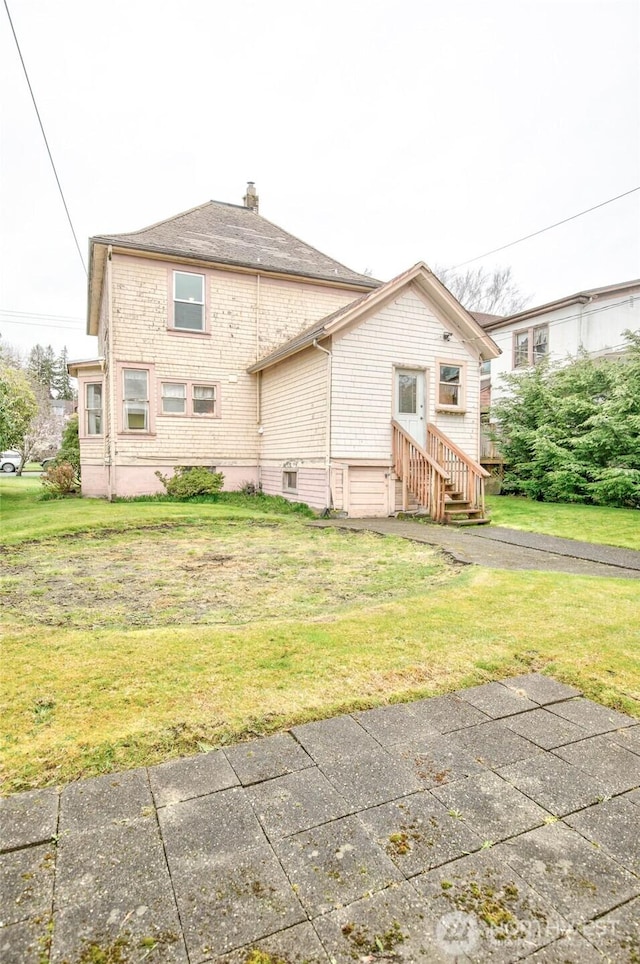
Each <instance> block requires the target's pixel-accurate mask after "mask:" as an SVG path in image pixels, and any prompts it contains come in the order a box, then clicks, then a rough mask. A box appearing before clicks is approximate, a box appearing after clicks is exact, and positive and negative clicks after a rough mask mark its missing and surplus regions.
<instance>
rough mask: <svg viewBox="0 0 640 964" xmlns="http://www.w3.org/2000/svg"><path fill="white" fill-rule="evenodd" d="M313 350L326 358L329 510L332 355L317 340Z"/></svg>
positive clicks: (328, 494) (328, 490)
mask: <svg viewBox="0 0 640 964" xmlns="http://www.w3.org/2000/svg"><path fill="white" fill-rule="evenodd" d="M313 348H317V349H318V351H322V352H324V354H325V355H326V356H327V425H326V429H325V432H326V436H327V438H326V453H325V465H326V473H327V509H330V508H331V503H332V498H331V382H332V376H333V354H332V352H330V351H329V349H328V348H323V347H322V345H319V344H318V339H317V338H314V339H313Z"/></svg>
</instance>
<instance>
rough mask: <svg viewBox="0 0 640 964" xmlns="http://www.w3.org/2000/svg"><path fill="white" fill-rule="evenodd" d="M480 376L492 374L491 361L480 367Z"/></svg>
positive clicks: (484, 362)
mask: <svg viewBox="0 0 640 964" xmlns="http://www.w3.org/2000/svg"><path fill="white" fill-rule="evenodd" d="M480 374H481V375H483V376H484V375H490V374H491V361H483V363H482V365H481V366H480Z"/></svg>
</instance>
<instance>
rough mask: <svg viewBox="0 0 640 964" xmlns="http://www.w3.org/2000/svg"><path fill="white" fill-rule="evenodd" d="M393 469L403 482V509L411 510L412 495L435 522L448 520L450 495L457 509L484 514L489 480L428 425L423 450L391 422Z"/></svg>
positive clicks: (477, 467) (457, 448) (439, 432)
mask: <svg viewBox="0 0 640 964" xmlns="http://www.w3.org/2000/svg"><path fill="white" fill-rule="evenodd" d="M391 445H392V452H393V468H394V472H395V474H396V477H397V478H398V479H400V481H401V482H402V507H403V509H405V510H406V509H407V506H408V495H409V493H412V495H413V496H414V498H416V499H417V500H418V502H419V504H420V505H422V506H423V507H424V508H425V509H426V510H427V511H428V513H429V515H430V516H431V518H432V519H433V520H434V521H435V522H444V521H445V520H446V512H447V509H446V500H447V493H448V494H449V500H450V501H453V502H456V503H457V505H460V504H464V503H463V500H465V501H466V504H467V505H468V506H469V507H471V508H472V509H473V511H474V512H475V511H477V509H480V510H481V511H482V512H483V513H484V480H485V478H487V477H488V476H489V472H487V471H485V469H483V468H482V466H481V465H478V463H477V462H474V461H473V459H470V458H469V456H468V455H466V454H465V453H464V452H463V451H462V449H460V448H459V447H458V446H457V445H456V444H455V442H452V441H451V439H449V438H447V436H446V435H445V434H444V433H443V432H441V431H440V429H438V428H437V427H436V426H435V425H432V424H431V423H428V424H427V443H426V447H425V448H423V447H422V446H421V445H419V444H418V442H416V440H415V439H414V438H412V437H411V435H409V433H408V432H407V431H406V430H405V429H404V428H403V427H402V425H400V423H399V422H396V421H395V419H392V420H391Z"/></svg>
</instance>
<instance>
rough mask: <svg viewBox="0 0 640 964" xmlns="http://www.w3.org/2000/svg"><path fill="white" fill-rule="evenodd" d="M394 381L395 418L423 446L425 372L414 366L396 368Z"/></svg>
mask: <svg viewBox="0 0 640 964" xmlns="http://www.w3.org/2000/svg"><path fill="white" fill-rule="evenodd" d="M395 381H396V384H395V416H394V417H395V420H396V422H399V423H400V425H402V427H403V429H404V430H405V432H408V433H409V435H410V436H411V437H412V438H413V439H415V440H416V442H417V443H418V445H421V446H422V447H423V448H424V445H425V442H426V440H427V420H426V412H425V399H426V379H425V373H424V371H420V370H419V369H414V368H396V379H395Z"/></svg>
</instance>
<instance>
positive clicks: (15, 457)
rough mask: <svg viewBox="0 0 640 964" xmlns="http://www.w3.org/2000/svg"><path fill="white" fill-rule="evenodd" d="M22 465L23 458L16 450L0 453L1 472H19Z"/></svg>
mask: <svg viewBox="0 0 640 964" xmlns="http://www.w3.org/2000/svg"><path fill="white" fill-rule="evenodd" d="M21 465H22V456H21V455H20V453H19V452H16V451H15V449H8V450H7V451H6V452H0V470H2V471H3V472H17V471H18V469H19V468H20V466H21Z"/></svg>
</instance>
